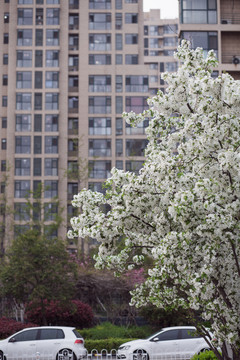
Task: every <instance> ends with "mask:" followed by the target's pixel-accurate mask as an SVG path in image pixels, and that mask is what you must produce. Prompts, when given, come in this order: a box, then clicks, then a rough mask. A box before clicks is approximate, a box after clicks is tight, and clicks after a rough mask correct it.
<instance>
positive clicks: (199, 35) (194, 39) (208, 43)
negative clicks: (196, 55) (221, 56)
mask: <svg viewBox="0 0 240 360" xmlns="http://www.w3.org/2000/svg"><path fill="white" fill-rule="evenodd" d="M182 37H183V38H184V39H186V40H189V41H190V43H191V46H192V48H194V49H195V48H197V47H201V48H203V51H204V53H205V54H206V55H207V53H208V51H209V50H211V49H213V50H214V52H215V54H216V55H218V36H217V32H207V31H183V33H182Z"/></svg>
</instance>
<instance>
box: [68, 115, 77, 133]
mask: <svg viewBox="0 0 240 360" xmlns="http://www.w3.org/2000/svg"><path fill="white" fill-rule="evenodd" d="M68 134H78V118H68Z"/></svg>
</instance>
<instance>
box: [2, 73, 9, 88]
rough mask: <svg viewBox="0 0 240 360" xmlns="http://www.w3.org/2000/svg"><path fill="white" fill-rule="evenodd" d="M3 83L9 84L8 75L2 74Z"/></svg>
mask: <svg viewBox="0 0 240 360" xmlns="http://www.w3.org/2000/svg"><path fill="white" fill-rule="evenodd" d="M2 84H3V86H7V85H8V75H3V76H2Z"/></svg>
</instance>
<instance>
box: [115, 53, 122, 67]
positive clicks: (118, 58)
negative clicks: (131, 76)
mask: <svg viewBox="0 0 240 360" xmlns="http://www.w3.org/2000/svg"><path fill="white" fill-rule="evenodd" d="M115 59H116V60H115V62H116V65H121V64H122V54H116V57H115Z"/></svg>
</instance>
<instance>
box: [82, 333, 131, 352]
mask: <svg viewBox="0 0 240 360" xmlns="http://www.w3.org/2000/svg"><path fill="white" fill-rule="evenodd" d="M81 335H82V332H81ZM131 340H133V339H121V338H114V339H113V338H109V339H101V340H92V339H90V340H88V339H85V347H86V349H87V351H88V352H89V353H90V352H91V351H92V350H97V351H98V352H99V353H101V351H102V350H107V352H110V351H111V350H113V349H114V350H117V349H118V348H119V346H120V345H122V344H123V343H125V342H127V341H131Z"/></svg>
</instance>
